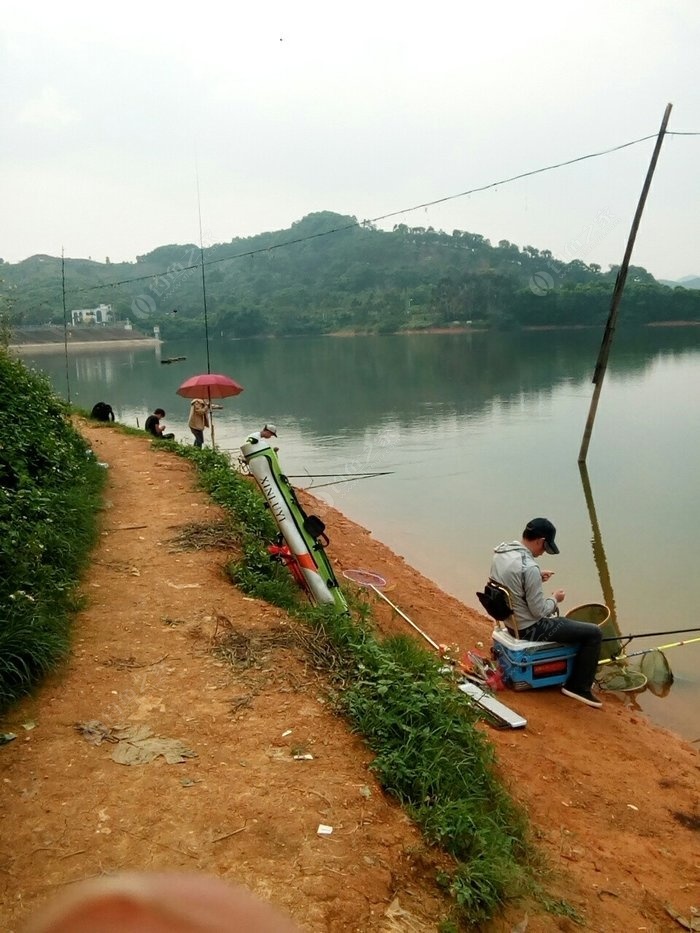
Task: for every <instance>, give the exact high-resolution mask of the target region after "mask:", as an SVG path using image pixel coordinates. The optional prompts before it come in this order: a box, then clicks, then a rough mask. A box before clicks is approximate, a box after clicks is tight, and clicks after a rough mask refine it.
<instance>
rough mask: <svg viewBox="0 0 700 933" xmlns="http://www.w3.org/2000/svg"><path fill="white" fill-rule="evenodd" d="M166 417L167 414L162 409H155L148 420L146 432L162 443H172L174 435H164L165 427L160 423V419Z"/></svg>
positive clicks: (145, 426)
mask: <svg viewBox="0 0 700 933" xmlns="http://www.w3.org/2000/svg"><path fill="white" fill-rule="evenodd" d="M164 417H165V412H164V411H163V409H162V408H154V409H153V414H152V415H149V416H148V418H146V424H145V425H144V430H145V431H146V432H147V433H148V434H152V435H153V437H157V438H158V440H160V441H172V440H173V439H174V438H175V435H174V434H164V433H163V432H164V431H165V425H164V424H161V423H160V419H161V418H164Z"/></svg>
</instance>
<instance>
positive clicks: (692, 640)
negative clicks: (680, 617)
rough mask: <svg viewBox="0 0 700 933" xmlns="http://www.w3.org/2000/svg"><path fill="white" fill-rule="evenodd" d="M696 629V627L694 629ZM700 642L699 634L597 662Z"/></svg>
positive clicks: (632, 656)
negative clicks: (695, 636)
mask: <svg viewBox="0 0 700 933" xmlns="http://www.w3.org/2000/svg"><path fill="white" fill-rule="evenodd" d="M695 631H697V629H695ZM695 642H700V636H698V637H697V638H686V639H685V641H672V642H671V643H670V644H669V645H657V646H656V647H655V648H642V650H641V651H630V653H629V654H618V655H616V656H615V657H613V658H605V660H603V661H598V664H615V663H616V662H617V661H621V660H625V661H626V660H627V659H628V658H638V657H639V656H640V655H642V654H651V653H652V651H668V649H669V648H680V647H681V646H682V645H692V644H694V643H695Z"/></svg>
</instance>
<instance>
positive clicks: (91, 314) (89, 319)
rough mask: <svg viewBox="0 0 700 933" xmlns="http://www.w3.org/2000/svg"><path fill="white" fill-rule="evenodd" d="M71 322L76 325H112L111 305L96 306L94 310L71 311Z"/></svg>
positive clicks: (112, 313)
mask: <svg viewBox="0 0 700 933" xmlns="http://www.w3.org/2000/svg"><path fill="white" fill-rule="evenodd" d="M70 316H71V322H72V324H73V326H75V325H76V324H102V325H104V324H113V323H114V312H113V311H112V305H98V306H97V307H96V308H82V309H80V310H79V311H71V313H70Z"/></svg>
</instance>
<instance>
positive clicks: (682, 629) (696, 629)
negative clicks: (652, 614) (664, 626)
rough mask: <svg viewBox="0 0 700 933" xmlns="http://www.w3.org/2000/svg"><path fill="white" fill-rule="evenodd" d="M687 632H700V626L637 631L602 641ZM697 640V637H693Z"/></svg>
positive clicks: (602, 639) (628, 639)
mask: <svg viewBox="0 0 700 933" xmlns="http://www.w3.org/2000/svg"><path fill="white" fill-rule="evenodd" d="M686 632H700V628H698V627H697V626H696V627H695V628H676V629H671V630H670V631H666V632H635V634H634V635H611V636H610V637H605V638H601V641H631V640H632V639H633V638H657V637H658V636H661V635H683V634H685V633H686ZM692 640H693V641H695V639H692Z"/></svg>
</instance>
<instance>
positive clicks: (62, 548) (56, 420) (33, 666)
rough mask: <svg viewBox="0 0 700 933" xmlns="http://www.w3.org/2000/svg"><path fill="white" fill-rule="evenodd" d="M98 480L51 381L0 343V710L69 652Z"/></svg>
mask: <svg viewBox="0 0 700 933" xmlns="http://www.w3.org/2000/svg"><path fill="white" fill-rule="evenodd" d="M103 483H104V470H103V469H102V468H101V467H100V466H99V465H98V464H97V462H96V460H95V458H94V456H92V455H91V453H90V452H89V451H88V448H87V446H86V444H85V441H84V440H83V439H82V438H81V437H80V435H79V434H78V433H77V432H76V431H75V430H74V428H73V426H72V425H71V423H70V421H69V419H68V412H67V409H66V407H65V406H64V404H63V403H62V402H61V401H59V399H57V398H56V397H55V396H54V394H53V392H52V390H51V387H50V385H49V383H48V380H46V379H45V378H44V377H43V376H40V375H39V374H37V373H35V372H32V371H30V370H28V369H27V368H26V367H25V366H24V364H23V363H21V362H20V361H19V360H17V359H15V358H12V357H10V356H9V355H8V354H7V353H6V352H4V351H3V350H1V349H0V609H1V610H2V616H3V618H2V625H1V626H0V709H3V708H5V707H7V706H8V705H9V704H10V703H11V702H12V701H13V700H15V699H17V697H19V696H21V695H22V694H24V693H27V691H29V690H30V689H31V687H32V685H33V684H34V683H36V681H37V680H38V679H39V678H40V677H41V676H42V675H43V674H45V673H46V672H47V671H49V670H50V669H51V668H52V667H53V666H54V665H55V664H56V663H57V662H58V661H59V660H60V659H61V658H62V657H63V656H64V655H65V653H66V651H67V649H68V645H69V640H70V623H71V618H72V614H73V612H74V610H75V608H76V597H75V585H76V583H77V580H78V576H79V574H80V571H81V569H82V567H83V566H84V564H85V563H86V561H87V558H88V555H89V553H90V550H91V547H92V545H93V543H94V541H95V537H96V512H97V508H98V507H99V502H100V490H101V488H102V485H103Z"/></svg>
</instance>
